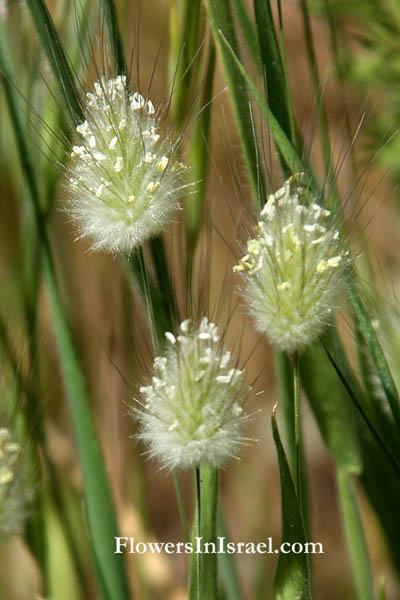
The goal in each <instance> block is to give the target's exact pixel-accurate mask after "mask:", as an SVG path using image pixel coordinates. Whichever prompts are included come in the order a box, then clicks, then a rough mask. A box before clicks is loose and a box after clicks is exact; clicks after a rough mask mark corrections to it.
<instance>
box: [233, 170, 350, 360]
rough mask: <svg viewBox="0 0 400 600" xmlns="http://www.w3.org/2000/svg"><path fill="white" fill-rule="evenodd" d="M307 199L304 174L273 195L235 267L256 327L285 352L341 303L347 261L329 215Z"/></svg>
mask: <svg viewBox="0 0 400 600" xmlns="http://www.w3.org/2000/svg"><path fill="white" fill-rule="evenodd" d="M307 195H308V198H307ZM310 196H312V194H311V192H310V191H309V190H308V189H307V187H306V185H305V183H304V176H303V174H297V175H294V176H293V177H291V178H290V179H289V180H288V181H286V183H285V184H284V186H283V187H282V188H280V189H279V190H278V191H277V192H275V194H271V195H270V196H269V198H268V200H267V202H266V204H265V206H264V208H263V210H262V211H261V217H262V219H261V220H259V222H258V224H257V231H256V237H255V238H254V239H250V240H248V242H247V252H246V254H245V256H243V258H241V259H240V261H239V264H238V265H236V266H235V267H234V271H238V272H240V273H241V275H242V277H243V280H244V286H243V296H244V298H245V300H246V302H247V304H248V306H249V309H250V312H251V314H252V316H253V318H254V321H255V325H256V327H257V329H258V330H259V331H260V332H262V333H264V334H266V335H267V337H268V338H269V340H270V342H271V344H272V345H273V346H275V347H276V348H277V349H279V350H282V351H285V352H289V353H292V352H295V351H298V350H301V349H303V348H304V347H305V346H307V345H308V344H310V343H311V342H312V341H314V340H315V339H316V338H318V337H319V335H320V334H321V333H322V331H323V330H324V328H325V326H326V325H327V323H328V322H329V320H330V319H331V317H332V313H333V311H334V310H335V309H336V308H337V306H338V304H339V303H340V302H339V301H340V298H341V297H342V293H343V287H344V281H345V276H344V271H345V269H346V268H347V267H348V265H349V263H350V258H349V252H348V250H346V247H345V245H344V244H343V241H342V240H341V237H340V234H339V231H338V230H337V229H336V228H335V227H334V225H333V224H332V222H330V221H329V220H328V219H329V217H330V211H329V210H327V209H324V208H323V207H322V206H320V205H319V204H317V203H316V202H315V199H313V201H311V202H310V198H309V197H310Z"/></svg>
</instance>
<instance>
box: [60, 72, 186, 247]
mask: <svg viewBox="0 0 400 600" xmlns="http://www.w3.org/2000/svg"><path fill="white" fill-rule="evenodd" d="M94 92H95V93H88V94H87V95H86V104H85V106H84V112H85V121H84V122H83V123H81V124H80V125H78V126H77V128H76V131H77V134H78V139H77V140H76V143H75V144H74V146H73V148H72V152H71V162H70V164H69V166H68V173H67V175H68V177H67V194H68V197H69V209H70V213H71V215H72V218H73V220H74V221H75V222H76V224H77V227H78V230H79V233H80V237H85V238H88V239H89V240H90V241H91V243H92V249H102V250H105V251H108V252H112V253H118V252H125V253H131V252H132V251H133V250H134V249H135V248H136V247H137V246H139V245H140V244H142V243H143V242H144V241H145V240H146V239H148V238H149V237H151V236H153V235H156V234H158V233H160V232H161V231H162V230H163V229H164V228H165V227H166V225H167V224H168V223H169V222H170V221H171V220H172V218H173V215H174V213H175V211H176V210H177V209H178V208H179V206H180V201H181V199H182V197H183V195H184V193H185V189H186V186H185V184H184V171H185V167H184V165H183V164H182V163H180V162H178V161H177V160H176V158H175V156H174V148H173V144H172V143H171V141H170V140H169V139H168V138H167V137H166V136H162V135H161V132H160V123H159V119H158V117H157V115H156V112H155V108H154V105H153V104H152V103H151V102H150V101H148V100H145V99H144V98H143V96H141V94H139V93H138V92H135V93H134V94H131V93H129V92H128V89H127V81H126V77H125V76H121V75H120V76H118V77H116V78H115V79H109V80H106V79H102V80H101V81H99V82H96V83H95V84H94Z"/></svg>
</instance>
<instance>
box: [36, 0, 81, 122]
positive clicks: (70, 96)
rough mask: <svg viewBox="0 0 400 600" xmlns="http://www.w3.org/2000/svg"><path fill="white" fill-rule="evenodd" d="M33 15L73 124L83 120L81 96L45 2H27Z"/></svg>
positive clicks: (41, 0)
mask: <svg viewBox="0 0 400 600" xmlns="http://www.w3.org/2000/svg"><path fill="white" fill-rule="evenodd" d="M26 3H27V5H28V7H29V10H30V12H31V15H32V19H33V22H34V24H35V27H36V31H37V33H38V35H39V38H40V42H41V44H42V47H43V49H44V51H45V53H46V56H47V59H48V61H49V62H50V64H51V67H52V70H53V72H54V73H55V74H56V78H57V83H58V84H60V89H61V92H62V95H63V96H64V97H65V98H66V99H67V108H68V110H69V113H70V116H71V118H72V121H73V122H76V123H77V122H79V121H82V120H83V113H82V107H81V104H80V101H79V94H78V92H77V89H76V87H75V84H74V80H73V77H72V74H71V70H70V68H69V65H68V61H67V58H66V56H65V53H64V50H63V47H62V44H61V42H60V40H59V37H58V35H57V32H56V30H55V27H54V24H53V21H52V19H51V17H50V14H49V11H48V9H47V6H46V3H45V2H43V0H26Z"/></svg>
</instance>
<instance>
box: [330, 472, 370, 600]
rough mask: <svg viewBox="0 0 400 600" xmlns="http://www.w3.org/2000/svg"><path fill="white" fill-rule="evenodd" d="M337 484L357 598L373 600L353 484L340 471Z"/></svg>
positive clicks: (347, 476)
mask: <svg viewBox="0 0 400 600" xmlns="http://www.w3.org/2000/svg"><path fill="white" fill-rule="evenodd" d="M337 482H338V488H339V497H340V504H341V507H342V515H343V521H344V525H345V531H346V538H347V546H348V548H349V553H350V558H351V563H352V567H353V575H354V580H355V585H356V590H357V597H358V599H359V600H374V598H375V594H374V587H373V582H372V574H371V567H370V563H369V556H368V549H367V544H366V540H365V535H364V530H363V525H362V522H361V517H360V514H359V510H358V506H357V500H356V495H355V490H354V486H353V482H352V481H351V478H350V475H349V474H348V473H347V472H346V471H342V470H341V469H339V471H338V473H337Z"/></svg>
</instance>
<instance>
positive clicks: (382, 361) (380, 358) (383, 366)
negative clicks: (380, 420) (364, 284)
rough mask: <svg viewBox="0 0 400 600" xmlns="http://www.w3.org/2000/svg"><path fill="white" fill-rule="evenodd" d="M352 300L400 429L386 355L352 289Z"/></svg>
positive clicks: (399, 410) (399, 407)
mask: <svg viewBox="0 0 400 600" xmlns="http://www.w3.org/2000/svg"><path fill="white" fill-rule="evenodd" d="M350 299H351V303H352V306H353V310H354V314H355V319H356V321H357V325H358V327H359V328H360V331H361V332H362V335H363V337H364V340H365V343H366V346H367V348H368V350H369V353H370V356H371V359H372V362H373V363H374V366H375V369H376V372H377V374H378V376H379V378H380V380H381V383H382V387H383V390H384V392H385V394H386V398H387V400H388V403H389V405H390V408H391V410H392V414H393V417H394V419H395V421H396V423H397V425H398V426H399V427H400V399H399V394H398V391H397V388H396V385H395V383H394V381H393V377H392V375H391V373H390V369H389V367H388V364H387V361H386V358H385V355H384V354H383V351H382V348H381V345H380V343H379V340H378V337H377V335H376V332H375V330H374V328H373V326H372V324H371V321H370V319H369V316H368V313H367V311H366V310H365V308H364V306H363V304H362V302H361V300H360V298H359V296H358V294H357V292H356V290H355V289H354V287H350Z"/></svg>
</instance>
